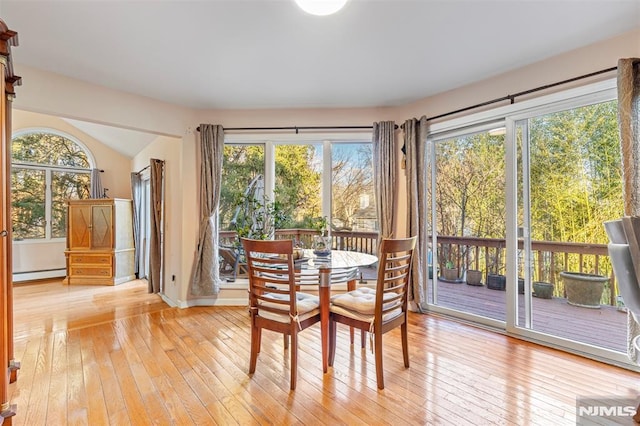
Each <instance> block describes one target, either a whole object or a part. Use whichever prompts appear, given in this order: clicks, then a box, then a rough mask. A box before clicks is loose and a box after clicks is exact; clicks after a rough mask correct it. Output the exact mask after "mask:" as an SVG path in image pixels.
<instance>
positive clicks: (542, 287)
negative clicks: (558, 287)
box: [533, 281, 554, 299]
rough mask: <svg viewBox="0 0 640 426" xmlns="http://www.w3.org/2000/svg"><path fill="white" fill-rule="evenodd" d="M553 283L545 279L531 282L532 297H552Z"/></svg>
mask: <svg viewBox="0 0 640 426" xmlns="http://www.w3.org/2000/svg"><path fill="white" fill-rule="evenodd" d="M553 289H554V285H553V284H552V283H548V282H546V281H534V282H533V297H538V298H540V299H551V298H552V297H553Z"/></svg>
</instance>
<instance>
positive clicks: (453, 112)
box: [427, 67, 618, 121]
mask: <svg viewBox="0 0 640 426" xmlns="http://www.w3.org/2000/svg"><path fill="white" fill-rule="evenodd" d="M617 69H618V67H611V68H607V69H604V70H600V71H594V72H591V73H589V74H584V75H581V76H578V77H573V78H569V79H567V80H562V81H558V82H555V83H550V84H545V85H544V86H539V87H536V88H533V89H529V90H524V91H522V92H518V93H514V94H513V95H507V96H503V97H501V98H496V99H492V100H490V101H486V102H482V103H479V104H476V105H471V106H468V107H465V108H460V109H457V110H455V111H449V112H445V113H444V114H440V115H436V116H433V117H427V121H431V120H437V119H439V118H444V117H448V116H450V115H455V114H459V113H461V112H466V111H469V110H472V109H476V108H480V107H483V106H487V105H491V104H495V103H498V102H504V101H511V103H512V104H513V103H514V102H515V98H517V97H519V96H523V95H528V94H531V93H535V92H539V91H541V90H545V89H549V88H551V87H556V86H560V85H562V84H567V83H573V82H574V81H578V80H582V79H585V78H589V77H594V76H596V75H599V74H604V73H608V72H611V71H615V70H617Z"/></svg>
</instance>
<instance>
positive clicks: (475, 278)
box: [467, 269, 482, 286]
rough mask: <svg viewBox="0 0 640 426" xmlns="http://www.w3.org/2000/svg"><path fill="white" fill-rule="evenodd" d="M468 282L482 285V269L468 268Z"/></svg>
mask: <svg viewBox="0 0 640 426" xmlns="http://www.w3.org/2000/svg"><path fill="white" fill-rule="evenodd" d="M467 284H468V285H476V286H480V285H482V271H478V270H476V269H467Z"/></svg>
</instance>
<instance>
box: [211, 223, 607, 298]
mask: <svg viewBox="0 0 640 426" xmlns="http://www.w3.org/2000/svg"><path fill="white" fill-rule="evenodd" d="M314 235H319V233H318V232H317V231H315V230H312V229H278V230H276V238H277V239H285V238H291V239H293V240H296V241H300V242H301V244H302V246H303V247H307V248H310V247H311V243H312V240H313V236H314ZM331 236H332V240H333V249H336V250H350V251H357V252H361V253H368V254H374V255H375V254H376V250H377V244H378V233H377V232H353V231H332V233H331ZM220 239H221V244H224V245H233V244H234V243H235V242H236V232H235V231H221V232H220ZM505 248H506V242H505V240H503V239H493V238H476V237H454V236H443V235H440V236H438V254H439V256H438V259H437V260H436V263H437V265H438V268H439V270H440V271H442V268H444V266H445V263H446V262H447V261H448V260H451V261H452V262H453V264H454V266H455V267H457V268H459V269H460V271H461V272H462V270H463V269H476V270H480V271H482V272H483V275H484V276H485V277H486V275H487V274H488V273H495V274H504V272H505V265H506V263H505V262H506V256H505ZM522 248H523V246H522V242H520V243H519V255H518V270H519V271H524V270H525V265H524V257H523V255H522V253H523V252H522ZM531 248H532V251H533V260H532V262H533V265H532V266H533V268H532V273H533V276H532V280H533V281H547V282H550V283H552V284H554V286H555V291H554V294H555V295H556V296H559V297H565V296H566V295H565V291H564V284H563V283H562V279H561V278H560V272H562V271H564V270H571V271H575V272H588V273H594V274H600V275H604V276H607V277H609V282H608V283H607V285H606V287H605V291H604V292H603V297H602V303H603V304H609V305H615V304H616V296H617V286H616V282H615V275H614V274H613V269H612V268H611V263H610V260H609V255H608V252H607V245H606V244H586V243H563V242H550V241H533V242H532V243H531Z"/></svg>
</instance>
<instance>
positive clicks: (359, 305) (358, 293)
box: [331, 287, 400, 315]
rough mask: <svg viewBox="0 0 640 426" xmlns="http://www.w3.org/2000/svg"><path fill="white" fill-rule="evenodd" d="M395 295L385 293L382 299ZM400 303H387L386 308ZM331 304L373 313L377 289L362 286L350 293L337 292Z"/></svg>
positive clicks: (365, 313) (368, 313)
mask: <svg viewBox="0 0 640 426" xmlns="http://www.w3.org/2000/svg"><path fill="white" fill-rule="evenodd" d="M394 297H396V295H395V294H394V293H384V295H383V298H382V300H383V301H386V300H389V299H391V298H394ZM399 303H400V302H399V301H396V302H393V303H392V304H391V305H389V304H385V305H384V309H388V308H391V307H392V306H393V304H399ZM331 304H332V305H333V306H340V307H342V308H345V309H348V310H350V311H354V312H358V313H360V314H364V315H373V314H374V313H375V309H376V290H375V289H372V288H368V287H362V288H358V289H356V290H352V291H350V292H348V293H343V294H337V295H335V296H333V297H331Z"/></svg>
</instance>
